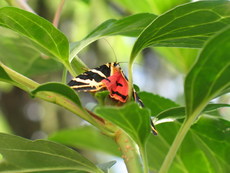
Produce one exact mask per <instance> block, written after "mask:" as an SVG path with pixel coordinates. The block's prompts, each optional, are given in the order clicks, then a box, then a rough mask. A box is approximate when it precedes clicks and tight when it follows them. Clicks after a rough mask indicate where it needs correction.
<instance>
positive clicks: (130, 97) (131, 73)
mask: <svg viewBox="0 0 230 173" xmlns="http://www.w3.org/2000/svg"><path fill="white" fill-rule="evenodd" d="M132 69H133V63H132V62H129V69H128V72H129V97H128V99H129V101H130V100H131V99H132V92H133V72H132Z"/></svg>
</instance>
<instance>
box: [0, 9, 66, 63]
mask: <svg viewBox="0 0 230 173" xmlns="http://www.w3.org/2000/svg"><path fill="white" fill-rule="evenodd" d="M0 26H2V27H6V28H9V29H11V30H13V31H15V32H17V33H19V34H21V35H23V36H25V37H27V38H29V39H30V40H31V41H32V42H33V43H35V44H36V47H37V48H39V49H42V51H43V52H44V53H45V54H48V55H52V56H55V57H57V58H58V59H59V60H60V61H62V62H63V61H65V62H68V57H69V43H68V40H67V38H66V37H65V35H64V34H62V33H61V32H60V31H59V30H57V29H56V28H55V27H54V26H53V25H52V24H51V23H50V22H48V21H47V20H45V19H43V18H42V17H39V16H37V15H35V14H33V13H30V12H27V11H24V10H21V9H18V8H14V7H4V8H1V9H0Z"/></svg>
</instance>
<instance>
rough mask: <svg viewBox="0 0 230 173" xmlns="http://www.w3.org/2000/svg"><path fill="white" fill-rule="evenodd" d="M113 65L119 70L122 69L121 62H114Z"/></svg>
mask: <svg viewBox="0 0 230 173" xmlns="http://www.w3.org/2000/svg"><path fill="white" fill-rule="evenodd" d="M113 67H114V68H115V69H116V70H118V71H119V70H121V66H120V64H119V63H118V62H114V63H113Z"/></svg>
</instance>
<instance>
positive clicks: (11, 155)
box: [0, 133, 102, 173]
mask: <svg viewBox="0 0 230 173" xmlns="http://www.w3.org/2000/svg"><path fill="white" fill-rule="evenodd" d="M0 139H1V140H0V153H1V154H2V155H3V158H4V160H6V161H7V162H8V163H9V164H12V165H14V166H16V167H18V170H16V171H15V172H37V173H38V172H46V173H47V172H58V173H64V172H71V171H85V172H91V173H95V172H98V173H101V172H102V171H101V170H100V169H98V168H97V167H96V166H95V165H94V164H93V163H91V162H90V161H89V160H87V159H86V158H84V157H83V156H81V155H80V154H78V153H77V152H76V151H74V150H72V149H69V148H67V147H65V146H63V145H60V144H57V143H53V142H50V141H45V140H36V141H30V140H27V139H23V138H21V137H17V136H13V135H8V134H4V133H0ZM8 167H9V166H8ZM13 169H15V167H14V168H13Z"/></svg>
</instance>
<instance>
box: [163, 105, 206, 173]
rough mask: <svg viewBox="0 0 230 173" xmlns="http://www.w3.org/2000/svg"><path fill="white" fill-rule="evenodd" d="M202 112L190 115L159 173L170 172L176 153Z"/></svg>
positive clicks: (197, 111)
mask: <svg viewBox="0 0 230 173" xmlns="http://www.w3.org/2000/svg"><path fill="white" fill-rule="evenodd" d="M201 110H202V109H197V110H196V111H194V112H193V114H191V115H188V118H187V119H185V121H184V122H183V124H182V126H181V128H180V130H179V131H178V133H177V136H176V138H175V139H174V141H173V144H172V146H171V147H170V149H169V152H168V154H167V156H166V157H165V159H164V162H163V164H162V166H161V168H160V171H159V173H167V172H168V170H169V168H170V166H171V164H172V161H173V160H174V157H175V156H176V153H177V151H178V149H179V148H180V145H181V144H182V142H183V140H184V138H185V136H186V134H187V132H188V130H189V128H190V127H191V126H192V124H193V122H194V120H195V119H196V118H197V116H198V115H199V113H200V112H201Z"/></svg>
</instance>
